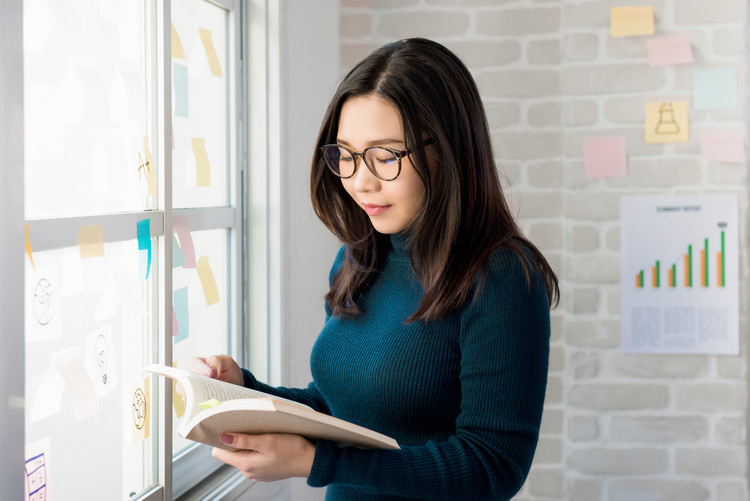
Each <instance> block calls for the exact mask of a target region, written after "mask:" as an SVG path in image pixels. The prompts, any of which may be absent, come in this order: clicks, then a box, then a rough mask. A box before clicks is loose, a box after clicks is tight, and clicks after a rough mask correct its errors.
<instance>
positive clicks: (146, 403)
mask: <svg viewBox="0 0 750 501" xmlns="http://www.w3.org/2000/svg"><path fill="white" fill-rule="evenodd" d="M127 398H128V399H129V401H128V405H126V406H124V412H125V416H124V419H125V420H126V422H129V423H130V433H131V440H130V443H131V444H137V443H138V442H142V441H144V440H146V439H147V438H148V437H149V435H150V429H151V392H150V390H149V379H148V378H146V379H144V380H143V381H141V382H140V383H139V384H138V385H134V386H132V387H131V389H130V392H129V393H128V394H127Z"/></svg>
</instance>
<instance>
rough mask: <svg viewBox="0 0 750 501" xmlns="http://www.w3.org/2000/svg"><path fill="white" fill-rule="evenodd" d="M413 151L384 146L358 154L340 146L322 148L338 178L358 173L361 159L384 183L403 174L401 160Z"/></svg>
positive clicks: (327, 161)
mask: <svg viewBox="0 0 750 501" xmlns="http://www.w3.org/2000/svg"><path fill="white" fill-rule="evenodd" d="M431 142H432V140H431V139H427V140H426V141H425V142H424V144H430V143H431ZM412 151H413V149H412V148H406V149H405V150H395V149H393V148H385V147H382V146H370V147H369V148H365V149H364V150H363V151H362V152H361V153H357V152H356V151H352V150H351V149H349V148H347V147H346V146H342V145H340V144H326V145H325V146H321V147H320V152H321V153H322V154H323V159H324V160H325V162H326V165H327V166H328V168H329V169H330V170H331V172H333V173H334V174H335V175H337V176H338V177H340V178H342V179H349V178H350V177H352V176H353V175H354V174H355V173H356V172H357V167H358V164H357V157H361V158H362V160H364V162H365V165H366V166H367V168H368V169H369V170H370V172H372V173H373V175H374V176H375V177H377V178H378V179H380V180H382V181H393V180H394V179H396V178H397V177H398V175H399V174H401V159H402V158H404V157H407V156H409V154H410V153H411V152H412Z"/></svg>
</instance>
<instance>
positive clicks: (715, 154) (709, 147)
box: [701, 131, 747, 164]
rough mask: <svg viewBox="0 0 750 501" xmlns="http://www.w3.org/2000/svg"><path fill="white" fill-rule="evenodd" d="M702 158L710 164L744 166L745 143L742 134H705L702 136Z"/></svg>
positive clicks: (729, 132)
mask: <svg viewBox="0 0 750 501" xmlns="http://www.w3.org/2000/svg"><path fill="white" fill-rule="evenodd" d="M701 156H702V157H703V158H704V159H706V160H707V161H709V162H727V163H738V164H744V163H745V162H746V160H747V157H746V155H745V143H744V141H743V136H742V133H741V132H731V131H727V132H704V133H703V134H701Z"/></svg>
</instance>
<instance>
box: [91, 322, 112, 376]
mask: <svg viewBox="0 0 750 501" xmlns="http://www.w3.org/2000/svg"><path fill="white" fill-rule="evenodd" d="M94 360H96V366H97V367H99V371H101V375H102V384H107V372H109V345H108V344H107V338H105V337H104V334H99V335H98V336H97V337H96V342H95V343H94Z"/></svg>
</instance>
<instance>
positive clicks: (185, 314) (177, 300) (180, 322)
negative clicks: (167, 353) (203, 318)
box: [172, 287, 190, 343]
mask: <svg viewBox="0 0 750 501" xmlns="http://www.w3.org/2000/svg"><path fill="white" fill-rule="evenodd" d="M172 310H173V312H172V313H173V320H176V324H177V335H176V336H174V342H175V343H179V342H180V341H182V340H184V339H187V338H188V335H189V334H190V310H188V289H187V287H183V288H181V289H177V290H176V291H174V292H173V293H172ZM173 331H174V329H173Z"/></svg>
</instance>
